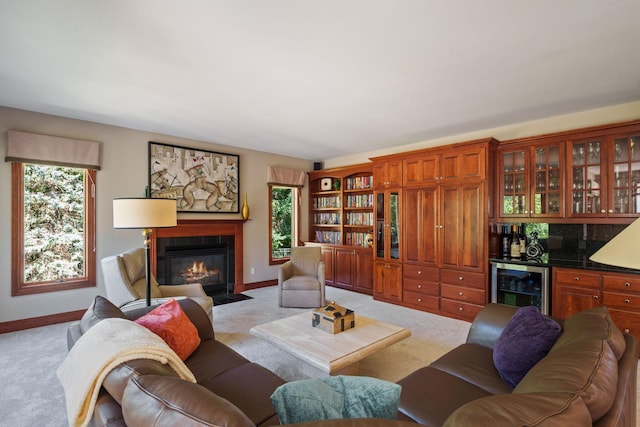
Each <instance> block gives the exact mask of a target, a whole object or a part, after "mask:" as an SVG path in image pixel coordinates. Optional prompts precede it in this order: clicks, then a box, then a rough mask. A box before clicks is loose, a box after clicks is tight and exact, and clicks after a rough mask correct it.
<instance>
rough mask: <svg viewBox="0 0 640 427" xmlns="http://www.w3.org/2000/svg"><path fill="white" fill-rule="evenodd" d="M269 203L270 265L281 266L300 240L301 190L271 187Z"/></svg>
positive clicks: (277, 186) (278, 186)
mask: <svg viewBox="0 0 640 427" xmlns="http://www.w3.org/2000/svg"><path fill="white" fill-rule="evenodd" d="M269 203H270V209H269V214H270V215H269V224H271V226H270V228H269V243H270V248H271V250H270V252H269V264H281V263H283V262H285V261H287V260H288V259H289V256H290V255H291V247H292V246H295V245H296V244H297V242H298V240H299V236H300V233H299V229H300V190H299V189H298V188H297V187H287V186H280V185H269Z"/></svg>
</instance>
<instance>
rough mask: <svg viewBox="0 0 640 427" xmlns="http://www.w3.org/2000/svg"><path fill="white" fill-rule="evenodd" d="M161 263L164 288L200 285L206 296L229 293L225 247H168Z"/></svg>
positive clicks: (223, 245)
mask: <svg viewBox="0 0 640 427" xmlns="http://www.w3.org/2000/svg"><path fill="white" fill-rule="evenodd" d="M164 264H165V265H164V271H165V280H164V283H165V284H167V285H183V284H189V283H200V284H201V285H202V287H203V288H204V289H205V291H206V292H207V293H208V294H217V293H222V292H225V293H233V282H230V281H229V280H227V277H229V262H228V245H226V244H220V245H211V246H209V245H202V246H193V247H188V246H177V247H174V246H169V247H167V248H166V253H165V261H164Z"/></svg>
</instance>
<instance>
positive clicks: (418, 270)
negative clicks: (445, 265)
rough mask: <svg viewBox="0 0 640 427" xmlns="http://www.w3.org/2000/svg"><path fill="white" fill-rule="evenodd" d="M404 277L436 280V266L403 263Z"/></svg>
mask: <svg viewBox="0 0 640 427" xmlns="http://www.w3.org/2000/svg"><path fill="white" fill-rule="evenodd" d="M403 267H404V271H403V274H404V277H407V278H410V279H420V280H427V281H429V282H437V281H438V268H436V267H423V266H420V265H411V264H404V265H403Z"/></svg>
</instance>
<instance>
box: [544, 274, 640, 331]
mask: <svg viewBox="0 0 640 427" xmlns="http://www.w3.org/2000/svg"><path fill="white" fill-rule="evenodd" d="M552 272H553V273H552V274H553V279H552V282H551V283H552V287H553V299H552V307H553V309H552V313H553V315H554V316H556V317H559V318H561V319H565V318H567V317H569V316H571V315H573V314H575V313H578V312H579V311H582V310H587V309H590V308H593V307H598V306H600V305H605V306H607V307H609V313H610V315H611V318H612V319H613V322H614V323H615V324H616V326H618V328H619V329H620V330H621V331H623V332H626V333H629V334H632V335H634V336H635V337H636V338H640V275H638V274H631V273H629V274H627V273H611V272H597V271H593V270H581V269H573V268H557V267H554V268H553V270H552Z"/></svg>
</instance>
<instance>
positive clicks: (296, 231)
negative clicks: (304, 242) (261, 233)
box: [268, 184, 302, 265]
mask: <svg viewBox="0 0 640 427" xmlns="http://www.w3.org/2000/svg"><path fill="white" fill-rule="evenodd" d="M268 187H269V191H268V200H269V209H268V210H269V265H280V264H284V263H285V262H287V261H289V259H290V257H283V258H273V249H272V244H273V228H272V224H273V206H272V204H271V203H272V199H273V187H285V188H289V189H291V190H292V191H293V197H292V202H291V204H292V206H291V207H292V209H293V212H292V213H291V216H292V217H293V219H292V221H293V236H292V239H291V244H292V246H300V244H301V241H300V220H301V219H300V218H301V206H302V205H301V198H302V195H301V193H302V191H301V189H300V187H297V186H293V185H282V184H268Z"/></svg>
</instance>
